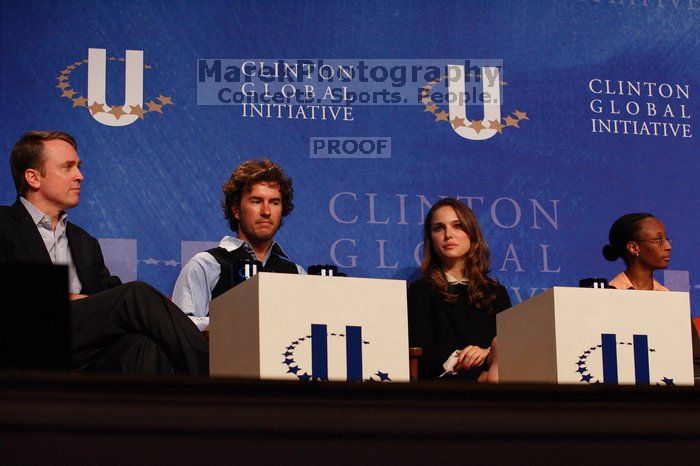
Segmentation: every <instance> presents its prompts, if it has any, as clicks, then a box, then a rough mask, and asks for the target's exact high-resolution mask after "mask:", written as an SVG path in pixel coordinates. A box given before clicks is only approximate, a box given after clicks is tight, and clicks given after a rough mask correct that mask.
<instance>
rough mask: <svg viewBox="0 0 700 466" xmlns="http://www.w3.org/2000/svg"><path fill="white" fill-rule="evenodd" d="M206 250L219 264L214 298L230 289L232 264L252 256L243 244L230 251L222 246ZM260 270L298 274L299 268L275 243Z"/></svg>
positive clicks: (213, 293) (212, 295)
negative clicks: (219, 272)
mask: <svg viewBox="0 0 700 466" xmlns="http://www.w3.org/2000/svg"><path fill="white" fill-rule="evenodd" d="M207 252H208V253H209V254H211V255H212V256H213V257H214V259H216V261H217V262H218V263H219V265H220V266H221V275H220V276H219V281H218V282H216V286H214V289H213V290H212V291H211V299H214V298H216V297H217V296H219V295H221V294H223V293H226V292H227V291H228V290H230V289H231V283H232V280H231V279H232V273H234V272H233V271H232V265H233V264H235V263H237V262H242V261H244V260H246V259H252V257H251V255H250V253H249V252H248V251H247V250H246V249H245V248H244V247H243V246H241V247H239V248H236V249H235V250H233V251H230V252H229V251H227V250H226V249H224V248H222V247H218V248H214V249H210V250H208V251H207ZM260 272H274V273H294V274H298V273H299V270H298V269H297V266H296V264H295V263H294V262H292V261H290V260H289V258H287V256H286V255H285V254H284V252H282V248H280V247H279V246H278V245H277V244H276V243H275V244H274V245H273V246H272V253H271V254H270V257H269V259H267V263H266V264H265V266H264V267H263V268H262V270H260Z"/></svg>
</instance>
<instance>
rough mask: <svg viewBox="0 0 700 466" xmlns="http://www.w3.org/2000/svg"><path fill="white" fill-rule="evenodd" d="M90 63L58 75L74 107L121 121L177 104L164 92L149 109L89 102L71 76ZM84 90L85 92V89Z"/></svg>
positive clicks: (76, 63) (69, 67)
mask: <svg viewBox="0 0 700 466" xmlns="http://www.w3.org/2000/svg"><path fill="white" fill-rule="evenodd" d="M107 59H108V61H109V62H114V63H123V62H125V59H124V58H123V57H108V58H107ZM88 63H89V60H88V59H83V60H76V61H74V62H72V63H71V64H69V65H67V66H66V67H64V68H63V69H62V70H61V71H60V72H59V75H58V76H57V77H56V81H58V84H57V85H56V86H55V87H56V88H57V89H59V91H60V95H59V96H60V97H61V98H65V99H68V100H70V101H71V107H72V108H85V109H87V110H88V111H89V112H90V115H92V116H93V117H94V118H97V117H96V115H100V114H108V115H113V116H114V118H115V119H116V120H117V121H119V120H120V119H126V118H127V116H131V115H133V116H135V117H137V118H136V119H137V120H143V119H144V118H145V116H146V115H148V114H149V113H159V114H161V115H163V114H164V112H163V107H166V106H169V105H170V106H174V105H175V102H173V97H172V96H168V95H164V94H158V97H156V98H155V99H151V100H149V101H148V102H147V103H146V107H147V109H144V108H143V107H142V106H141V105H111V104H110V103H108V102H97V101H95V102H92V103H90V102H88V99H87V98H85V94H83V95H81V94H80V92H81V91H78V90H76V89H73V84H72V82H71V78H70V76H71V73H79V72H82V71H83V70H84V69H85V66H84V65H87V64H88ZM122 66H123V65H122ZM127 66H128V65H127ZM152 68H153V66H151V65H147V64H144V65H143V69H144V70H150V69H152ZM82 92H84V90H83V91H82ZM88 104H89V105H88ZM125 109H128V110H125ZM98 121H99V120H98ZM166 265H169V264H166Z"/></svg>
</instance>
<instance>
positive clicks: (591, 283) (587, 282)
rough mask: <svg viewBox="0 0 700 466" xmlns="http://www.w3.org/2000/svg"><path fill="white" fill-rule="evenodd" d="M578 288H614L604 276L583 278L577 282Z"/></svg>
mask: <svg viewBox="0 0 700 466" xmlns="http://www.w3.org/2000/svg"><path fill="white" fill-rule="evenodd" d="M578 287H579V288H600V289H603V288H608V289H614V288H615V287H614V286H610V285H609V284H608V281H607V280H606V279H605V278H583V279H581V280H579V282H578Z"/></svg>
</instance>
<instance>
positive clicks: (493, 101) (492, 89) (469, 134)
mask: <svg viewBox="0 0 700 466" xmlns="http://www.w3.org/2000/svg"><path fill="white" fill-rule="evenodd" d="M447 73H448V74H447V76H448V79H447V90H448V95H449V96H450V121H452V120H454V119H455V118H464V119H465V120H466V119H467V106H466V103H465V102H464V100H466V99H464V98H463V97H464V96H466V93H465V89H464V79H463V78H462V77H463V76H465V74H464V66H462V65H447ZM457 76H458V77H459V79H455V77H457ZM481 76H482V80H481V82H482V83H483V91H482V92H483V93H484V94H486V95H488V96H489V97H488V100H489V103H484V104H483V105H484V121H491V120H496V121H499V122H500V121H501V74H500V70H499V69H498V68H497V67H492V66H482V67H481ZM487 76H489V77H490V76H493V77H494V79H492V80H489V79H486V77H487ZM489 81H490V82H489ZM454 130H455V132H456V133H457V134H459V135H460V136H462V137H463V138H465V139H471V140H473V141H483V140H485V139H489V138H491V137H493V136H494V135H495V134H496V130H495V129H482V130H481V131H479V132H477V131H476V130H475V129H473V128H470V127H468V126H459V127H457V128H454Z"/></svg>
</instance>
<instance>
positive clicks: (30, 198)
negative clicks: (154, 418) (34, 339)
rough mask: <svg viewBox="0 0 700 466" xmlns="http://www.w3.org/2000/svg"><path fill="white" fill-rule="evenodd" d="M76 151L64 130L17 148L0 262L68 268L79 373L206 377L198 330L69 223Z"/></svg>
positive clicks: (0, 226) (29, 137)
mask: <svg viewBox="0 0 700 466" xmlns="http://www.w3.org/2000/svg"><path fill="white" fill-rule="evenodd" d="M76 149H77V146H76V143H75V140H74V139H73V137H71V136H70V135H68V134H66V133H64V132H61V131H31V132H29V133H26V134H24V135H23V136H22V138H20V140H19V141H18V142H17V143H16V144H15V146H14V148H13V149H12V154H11V156H10V164H11V168H12V177H13V179H14V182H15V187H16V189H17V197H18V198H17V201H16V202H15V203H14V204H13V205H12V206H9V207H8V206H2V207H0V262H28V263H44V264H51V263H54V264H64V265H67V266H68V273H69V277H68V282H69V290H68V291H69V297H70V299H71V348H72V354H71V366H72V367H73V368H74V369H78V370H85V371H89V372H139V373H172V372H176V373H200V374H207V373H208V370H209V361H208V358H209V355H208V344H207V341H206V339H205V338H204V337H203V336H202V334H201V332H200V331H199V330H198V329H197V327H196V326H195V325H194V324H193V323H192V322H191V321H190V320H189V319H188V318H187V317H186V316H185V315H184V314H183V313H182V311H181V310H180V309H179V308H178V307H177V306H175V305H174V304H173V303H172V302H170V300H169V299H168V298H166V297H165V296H163V295H162V294H161V293H159V292H158V291H157V290H155V289H154V288H152V287H150V286H148V285H146V284H145V283H140V282H132V283H127V284H125V285H122V284H121V280H120V279H119V278H118V277H115V276H112V275H111V274H110V273H109V270H108V269H107V267H106V266H105V263H104V259H103V256H102V250H101V249H100V245H99V243H98V241H97V240H96V239H95V238H93V237H92V236H90V235H89V234H88V233H87V232H85V231H84V230H83V229H81V228H80V227H78V226H76V225H74V224H72V223H70V222H68V221H67V220H66V216H67V214H66V211H67V210H68V209H71V208H73V207H75V206H77V205H78V201H79V197H80V189H81V183H82V181H83V179H84V178H83V174H82V173H81V171H80V158H79V157H78V153H77V150H76ZM39 291H40V290H39ZM23 331H29V332H31V329H23Z"/></svg>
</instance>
